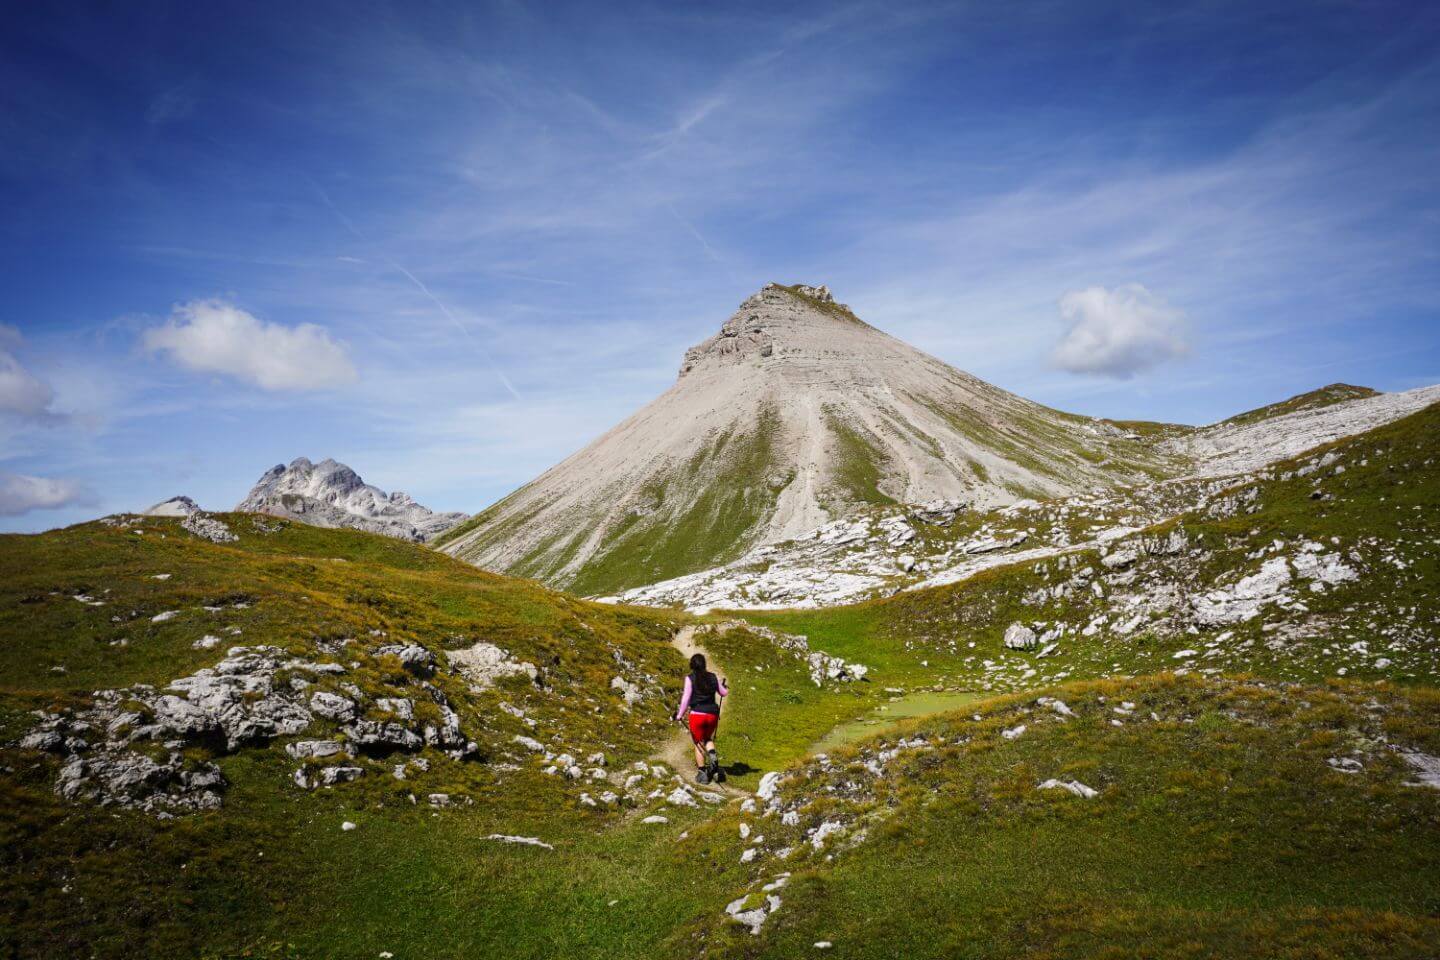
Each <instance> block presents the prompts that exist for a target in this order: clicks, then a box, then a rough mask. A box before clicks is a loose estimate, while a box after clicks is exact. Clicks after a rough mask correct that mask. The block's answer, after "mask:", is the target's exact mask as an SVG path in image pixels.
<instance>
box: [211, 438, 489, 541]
mask: <svg viewBox="0 0 1440 960" xmlns="http://www.w3.org/2000/svg"><path fill="white" fill-rule="evenodd" d="M235 510H236V512H237V513H266V514H270V515H272V516H276V517H286V518H288V519H291V520H298V521H300V522H301V523H308V524H310V525H311V526H315V527H345V528H349V529H352V530H367V531H369V532H371V533H383V534H385V535H386V536H390V537H398V538H399V539H401V540H411V541H414V542H417V543H423V542H425V541H427V540H430V539H432V538H433V537H435V536H436V535H437V534H440V533H443V532H444V531H446V530H448V529H449V528H451V527H453V526H454V525H455V524H457V523H459V522H460V521H462V520H464V519H465V514H463V513H436V512H435V511H433V510H431V509H430V508H428V507H425V506H422V505H420V504H418V503H416V502H415V501H414V500H413V499H411V497H410V495H409V494H407V493H401V492H400V491H399V490H396V491H395V492H394V493H386V492H385V491H384V490H381V489H380V488H379V487H374V486H371V485H370V484H368V483H366V482H365V481H364V480H361V479H360V476H359V474H357V473H356V472H355V471H354V470H351V469H350V468H349V467H347V466H346V465H345V464H343V463H337V462H336V461H334V460H330V459H326V460H322V461H320V462H319V463H311V462H310V461H309V460H307V459H306V458H305V457H297V458H296V459H294V460H292V461H291V462H290V465H289V466H286V465H285V464H283V463H281V464H276V465H275V466H274V467H271V468H270V469H269V470H267V471H266V472H265V474H264V476H262V477H261V478H260V479H259V481H258V482H257V483H256V484H255V486H254V487H252V488H251V490H250V492H249V494H247V495H246V497H245V499H244V500H241V501H240V503H239V504H238V505H237V506H236V507H235Z"/></svg>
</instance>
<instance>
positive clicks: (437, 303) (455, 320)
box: [385, 257, 523, 400]
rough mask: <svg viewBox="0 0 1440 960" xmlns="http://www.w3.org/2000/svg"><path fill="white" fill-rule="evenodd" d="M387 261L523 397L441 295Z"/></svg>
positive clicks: (515, 395)
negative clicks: (426, 298)
mask: <svg viewBox="0 0 1440 960" xmlns="http://www.w3.org/2000/svg"><path fill="white" fill-rule="evenodd" d="M385 262H386V263H388V264H390V266H392V267H394V268H395V269H396V270H399V271H400V272H401V273H403V274H405V276H406V277H407V278H409V280H410V282H411V283H413V284H415V287H416V289H418V290H419V291H420V292H421V293H423V294H425V296H427V297H429V298H430V302H431V303H433V304H435V306H437V307H439V308H440V312H441V313H443V314H445V317H446V318H447V319H448V320H449V321H450V322H451V323H453V324H455V326H456V327H458V328H459V329H460V332H461V333H463V334H464V335H465V339H467V340H469V341H470V344H471V346H473V347H474V348H475V349H476V350H478V351H479V352H480V355H481V356H482V357H484V358H485V362H486V363H487V364H489V366H490V370H491V371H492V372H493V373H494V374H495V376H497V377H499V378H500V382H501V383H503V384H505V389H506V390H509V391H510V395H511V396H512V397H514V398H515V399H516V400H521V399H523V398H522V397H521V396H520V392H519V391H518V390H516V389H515V387H514V385H512V384H511V383H510V379H509V378H508V377H506V376H505V374H504V373H503V372H501V370H500V368H499V367H497V366H496V365H495V361H494V360H493V359H492V358H491V356H490V352H489V351H488V350H486V349H485V346H484V344H482V343H480V342H479V341H478V340H476V339H475V336H474V335H473V334H472V333H471V332H470V328H469V327H467V326H465V324H463V323H461V322H460V318H459V317H457V316H455V314H453V313H451V312H450V308H449V307H447V306H445V304H444V303H442V302H441V301H440V298H439V297H437V296H435V294H433V293H431V292H430V288H429V287H427V286H425V284H423V283H421V282H420V278H419V277H417V276H415V274H413V273H411V272H410V271H409V270H406V269H405V268H404V267H402V266H401V265H400V264H399V263H398V262H397V261H395V260H392V259H391V258H389V257H386V258H385Z"/></svg>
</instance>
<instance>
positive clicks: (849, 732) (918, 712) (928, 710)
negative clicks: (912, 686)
mask: <svg viewBox="0 0 1440 960" xmlns="http://www.w3.org/2000/svg"><path fill="white" fill-rule="evenodd" d="M985 696H986V695H985V694H979V693H971V692H969V691H952V692H944V691H942V692H938V693H937V692H934V691H928V690H927V691H924V692H921V693H912V694H909V695H907V696H904V697H901V698H900V699H898V700H892V701H890V702H889V703H882V704H881V705H880V706H879V707H877V708H875V709H874V710H872V711H871V712H870V713H867V714H865V716H863V717H857V718H855V719H854V720H847V721H846V722H845V723H842V724H840V725H838V726H836V727H833V728H831V730H830V732H829V733H827V734H825V736H824V737H822V738H821V739H820V740H818V741H816V743H815V744H814V745H813V746H811V748H810V752H811V753H826V752H828V751H830V750H834V749H835V748H836V747H843V746H844V745H845V744H847V743H854V742H855V741H856V740H863V739H865V738H866V737H869V736H873V735H875V734H877V733H883V732H884V731H885V730H886V729H887V728H889V727H893V726H896V725H897V724H898V723H899V722H900V721H901V720H910V719H913V718H914V717H928V716H930V715H931V714H935V713H950V712H951V711H954V710H959V709H960V708H961V707H964V706H967V705H968V704H971V703H974V702H975V701H977V700H981V699H984V697H985Z"/></svg>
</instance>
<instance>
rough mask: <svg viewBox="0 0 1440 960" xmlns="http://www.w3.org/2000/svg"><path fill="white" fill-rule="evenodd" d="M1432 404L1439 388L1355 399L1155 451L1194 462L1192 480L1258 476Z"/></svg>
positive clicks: (1439, 398)
mask: <svg viewBox="0 0 1440 960" xmlns="http://www.w3.org/2000/svg"><path fill="white" fill-rule="evenodd" d="M1350 389H1351V390H1358V389H1359V388H1354V387H1352V388H1350ZM1436 402H1440V384H1436V385H1434V386H1429V387H1419V388H1417V389H1415V390H1406V391H1405V392H1403V393H1381V394H1375V395H1373V396H1364V395H1360V396H1358V397H1357V399H1353V400H1344V401H1342V402H1338V403H1332V404H1329V405H1327V406H1322V407H1314V408H1310V409H1301V410H1298V411H1297V412H1295V413H1287V414H1282V415H1279V416H1270V417H1264V418H1261V419H1254V420H1250V419H1247V418H1246V417H1244V416H1242V417H1239V418H1232V419H1231V420H1226V421H1224V422H1222V423H1217V424H1214V425H1212V426H1209V427H1202V428H1201V429H1199V430H1196V431H1195V432H1193V433H1191V434H1188V435H1186V436H1183V437H1179V438H1176V439H1173V440H1167V441H1165V442H1164V443H1162V444H1161V445H1160V446H1161V448H1162V449H1164V450H1167V451H1169V452H1171V453H1177V454H1181V455H1184V456H1188V457H1192V458H1194V460H1195V463H1196V466H1197V468H1198V469H1197V471H1196V475H1197V476H1206V477H1220V476H1225V475H1226V474H1232V473H1241V472H1244V471H1247V470H1258V469H1259V468H1261V467H1263V466H1265V465H1266V464H1269V463H1273V462H1275V461H1276V460H1283V459H1285V458H1287V457H1293V456H1295V455H1297V454H1299V453H1303V452H1304V451H1306V450H1309V449H1311V448H1312V447H1317V446H1319V445H1320V444H1322V443H1329V442H1330V441H1331V440H1338V439H1339V438H1341V437H1348V436H1354V435H1355V434H1358V433H1364V432H1365V431H1366V430H1371V429H1373V428H1375V427H1379V426H1382V425H1384V424H1387V423H1391V422H1393V421H1395V420H1399V419H1400V418H1401V417H1405V416H1409V415H1410V414H1412V413H1415V412H1416V411H1418V410H1423V409H1425V408H1426V407H1428V406H1430V405H1431V404H1432V403H1436ZM1276 406H1277V407H1282V406H1283V404H1277V405H1276Z"/></svg>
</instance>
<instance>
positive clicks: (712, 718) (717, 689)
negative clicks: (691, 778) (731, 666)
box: [675, 653, 730, 783]
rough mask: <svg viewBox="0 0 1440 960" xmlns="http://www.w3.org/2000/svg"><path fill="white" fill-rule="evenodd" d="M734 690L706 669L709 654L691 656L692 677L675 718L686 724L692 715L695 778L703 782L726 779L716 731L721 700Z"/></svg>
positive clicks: (691, 727) (691, 730)
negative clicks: (687, 714) (716, 749)
mask: <svg viewBox="0 0 1440 960" xmlns="http://www.w3.org/2000/svg"><path fill="white" fill-rule="evenodd" d="M729 695H730V690H729V688H728V686H727V685H726V683H725V681H724V680H721V679H720V678H719V677H717V676H715V674H713V673H711V672H710V671H708V670H706V669H705V654H703V653H697V654H694V655H693V656H691V657H690V675H689V676H687V677H686V678H685V693H684V694H683V695H682V696H681V697H680V709H679V710H676V711H675V719H676V720H677V721H680V722H682V723H683V722H684V721H685V714H686V712H687V711H688V712H689V714H690V739H691V740H692V741H694V744H695V766H696V771H695V779H696V780H697V781H699V782H700V783H709V782H710V781H711V780H715V781H720V780H724V779H725V771H723V770H721V769H720V759H719V757H718V756H717V755H716V753H715V728H716V727H718V726H719V725H720V699H721V698H722V697H728V696H729Z"/></svg>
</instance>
